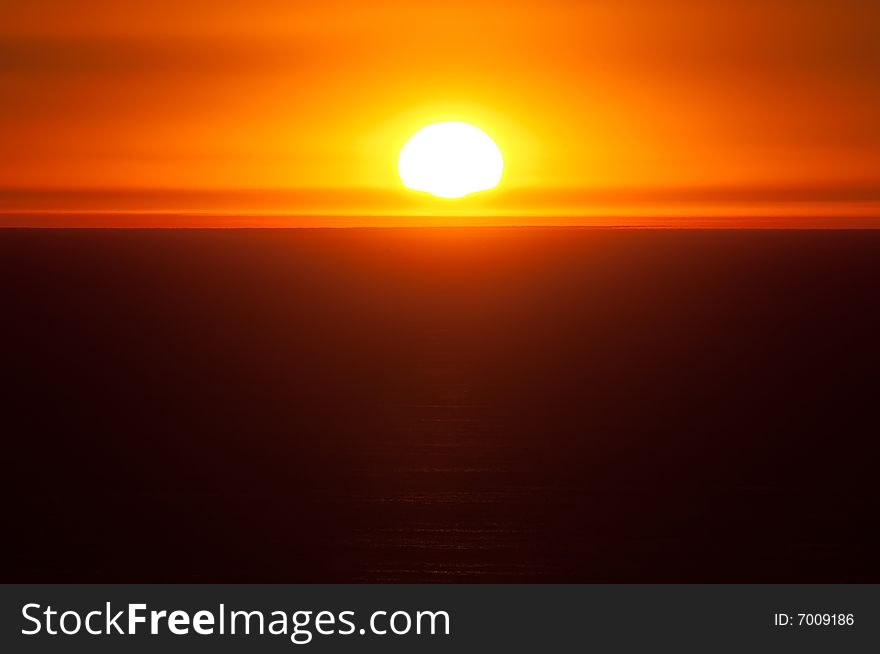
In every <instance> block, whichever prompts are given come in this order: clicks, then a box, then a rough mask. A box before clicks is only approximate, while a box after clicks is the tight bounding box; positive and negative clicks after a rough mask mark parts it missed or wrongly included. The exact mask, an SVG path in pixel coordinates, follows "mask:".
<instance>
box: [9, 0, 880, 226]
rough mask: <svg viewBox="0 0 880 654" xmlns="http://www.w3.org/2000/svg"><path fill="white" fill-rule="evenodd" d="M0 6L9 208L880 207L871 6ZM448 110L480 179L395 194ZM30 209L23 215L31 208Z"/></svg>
mask: <svg viewBox="0 0 880 654" xmlns="http://www.w3.org/2000/svg"><path fill="white" fill-rule="evenodd" d="M0 12H2V19H0V213H2V214H4V215H5V216H6V218H4V219H2V222H3V224H28V220H31V219H33V220H36V218H35V216H38V215H40V214H48V213H53V212H73V213H77V212H80V213H88V212H101V213H107V212H109V213H114V212H115V213H120V214H123V213H127V212H128V213H140V212H147V213H153V212H156V213H168V212H175V211H176V212H184V213H186V212H191V213H200V212H206V213H211V212H213V213H220V214H242V215H243V214H246V213H248V212H253V213H263V214H279V215H280V214H283V215H293V216H296V215H366V216H370V215H373V216H387V215H398V216H407V215H440V216H443V215H453V216H454V215H459V216H463V215H482V216H532V217H534V216H548V217H549V216H568V217H578V216H581V217H587V216H599V215H617V216H628V215H645V216H648V215H651V216H663V215H678V214H689V215H707V216H741V215H751V216H777V215H791V216H803V217H809V216H823V217H847V216H848V217H853V216H859V217H866V216H876V215H880V212H878V211H877V209H878V206H880V38H878V34H880V28H878V25H880V8H878V6H877V5H876V3H870V2H865V1H864V0H837V1H835V2H831V1H830V0H825V1H821V2H820V1H816V0H769V1H764V0H737V1H733V0H718V1H716V2H698V1H696V0H664V1H660V0H631V1H629V2H613V1H612V0H600V1H594V2H575V1H568V2H563V1H560V0H542V1H540V2H535V1H532V2H526V1H523V0H494V1H489V2H479V1H475V0H467V1H460V0H444V1H439V0H437V1H422V2H402V1H396V2H395V1H392V0H374V1H372V2H363V1H361V0H324V1H323V2H311V3H305V2H303V3H296V2H285V1H283V0H249V1H248V2H241V1H238V2H232V1H230V0H174V1H171V0H152V1H151V2H144V1H143V0H116V1H115V2H112V3H109V2H105V1H99V0H80V1H79V2H70V1H69V0H66V1H61V0H31V1H29V2H16V3H8V2H7V3H3V8H2V10H0ZM443 120H463V121H466V122H469V123H472V124H474V125H476V126H478V127H480V128H481V129H483V130H484V131H485V132H487V133H488V134H489V135H490V136H491V137H492V138H493V139H494V140H495V141H496V142H497V144H498V145H499V147H500V149H501V151H502V152H503V154H504V158H505V172H504V178H503V180H502V185H501V186H500V187H499V189H497V190H496V191H488V192H485V193H483V194H480V195H477V196H473V197H470V198H465V199H463V200H456V201H441V200H437V199H434V198H429V197H424V196H422V195H420V194H417V193H414V192H411V191H406V190H405V189H403V187H402V186H401V184H400V181H399V179H398V177H397V172H396V168H395V165H396V158H397V155H398V152H399V150H400V148H401V146H402V145H403V143H404V142H405V141H406V140H407V138H408V137H409V136H411V135H412V134H413V133H414V132H415V131H416V130H418V129H419V128H420V127H422V126H424V125H426V124H429V123H432V122H438V121H443ZM28 216H31V218H28Z"/></svg>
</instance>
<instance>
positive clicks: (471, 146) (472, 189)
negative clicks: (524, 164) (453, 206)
mask: <svg viewBox="0 0 880 654" xmlns="http://www.w3.org/2000/svg"><path fill="white" fill-rule="evenodd" d="M503 169H504V159H503V158H502V156H501V151H500V150H499V149H498V146H497V145H495V141H493V140H492V139H491V138H489V136H488V135H487V134H486V133H485V132H483V131H482V130H480V129H478V128H476V127H474V126H473V125H469V124H467V123H462V122H445V123H435V124H433V125H428V126H427V127H423V128H422V129H420V130H419V131H418V132H416V133H415V134H414V135H413V136H412V137H411V138H410V139H409V141H407V142H406V144H405V145H404V146H403V148H401V150H400V156H399V157H398V159H397V172H398V174H399V175H400V181H402V182H403V185H404V186H406V187H407V188H408V189H412V190H414V191H424V192H427V193H430V194H431V195H436V196H437V197H440V198H461V197H464V196H465V195H468V194H470V193H477V192H478V191H487V190H489V189H491V188H495V187H496V186H497V185H498V182H500V181H501V172H502V170H503Z"/></svg>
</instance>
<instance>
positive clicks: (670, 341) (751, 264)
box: [0, 229, 880, 582]
mask: <svg viewBox="0 0 880 654" xmlns="http://www.w3.org/2000/svg"><path fill="white" fill-rule="evenodd" d="M0 298H2V325H0V362H2V374H3V377H2V378H3V382H2V398H3V399H2V409H3V413H2V416H3V418H2V423H0V424H2V432H3V436H2V443H3V456H2V461H3V464H2V465H3V468H2V477H3V480H4V481H3V484H4V487H5V488H4V493H5V495H4V497H5V498H6V499H5V501H4V522H5V524H4V545H3V547H4V550H6V551H7V556H6V557H4V561H6V562H7V566H8V567H6V568H5V571H4V575H3V577H4V579H3V581H32V582H33V581H88V582H99V581H126V582H134V581H161V582H166V581H191V580H192V581H212V582H221V581H253V582H257V581H270V582H282V581H284V582H290V581H319V582H328V581H450V582H451V581H486V582H489V581H608V582H649V581H650V582H653V581H681V582H685V581H689V582H703V581H714V582H720V581H727V582H733V581H736V582H757V581H767V582H769V581H796V582H807V581H841V582H843V581H865V582H867V581H872V582H877V581H880V558H878V557H877V552H878V551H880V484H878V476H877V473H878V454H880V440H878V439H880V417H878V412H880V401H878V397H880V231H874V232H872V231H821V232H820V231H683V230H668V231H663V230H619V231H615V230H591V229H426V230H262V231H259V230H255V231H248V230H228V231H224V230H154V231H149V230H146V231H141V230H119V231H115V230H95V231H89V230H84V231H83V230H30V231H28V230H3V231H0Z"/></svg>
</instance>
